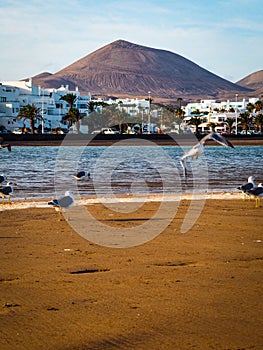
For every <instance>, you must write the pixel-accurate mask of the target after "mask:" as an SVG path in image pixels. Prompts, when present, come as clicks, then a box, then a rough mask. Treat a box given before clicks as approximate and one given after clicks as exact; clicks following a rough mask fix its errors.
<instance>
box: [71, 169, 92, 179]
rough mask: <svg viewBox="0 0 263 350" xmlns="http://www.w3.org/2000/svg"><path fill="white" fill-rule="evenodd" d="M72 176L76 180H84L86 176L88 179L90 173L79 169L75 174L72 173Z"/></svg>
mask: <svg viewBox="0 0 263 350" xmlns="http://www.w3.org/2000/svg"><path fill="white" fill-rule="evenodd" d="M73 177H74V178H75V179H76V180H78V181H81V180H85V179H86V178H88V179H90V173H89V172H87V171H79V172H78V173H77V174H76V175H73Z"/></svg>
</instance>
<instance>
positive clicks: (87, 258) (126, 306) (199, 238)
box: [0, 196, 263, 350]
mask: <svg viewBox="0 0 263 350" xmlns="http://www.w3.org/2000/svg"><path fill="white" fill-rule="evenodd" d="M171 204H173V202H171ZM189 204H190V201H189V200H185V199H183V200H181V201H180V202H179V206H178V210H177V212H176V215H175V217H174V218H173V220H172V222H171V223H170V224H169V225H168V226H167V227H166V228H165V229H164V230H163V232H161V233H160V234H159V235H158V236H157V237H156V238H154V239H152V240H151V241H148V242H147V243H145V244H142V245H139V246H136V247H131V248H123V249H116V248H108V247H104V246H100V245H97V244H95V243H93V242H92V241H89V240H87V239H85V238H83V237H82V236H80V235H79V234H78V233H77V232H75V231H74V230H73V229H72V227H71V226H70V225H69V224H68V223H67V221H65V220H64V219H63V220H62V221H58V216H57V213H56V212H55V211H54V209H53V208H48V207H31V208H27V209H13V210H5V209H4V208H2V209H3V210H2V211H1V212H0V217H1V233H0V239H1V251H0V256H1V258H0V261H1V270H0V324H1V326H0V334H1V337H0V348H1V350H7V349H8V350H9V349H10V350H11V349H12V350H16V349H17V350H23V349H25V350H31V349H34V350H36V349H37V350H39V349H43V350H44V349H45V350H47V349H52V350H53V349H54V350H55V349H56V350H60V349H61V350H62V349H63V350H69V349H70V350H73V349H85V350H91V349H92V350H98V349H101V350H104V349H108V350H111V349H136V350H142V349H143V350H145V349H151V350H153V349H154V350H155V349H173V350H174V349H180V350H184V349H185V350H188V349H202V350H203V349H217V350H219V349H231V350H236V349H254V350H256V349H257V350H260V349H262V348H263V334H262V321H263V316H262V315H263V307H262V296H263V292H262V291H263V289H262V272H263V266H262V260H263V253H262V245H263V233H262V224H263V218H262V210H263V206H262V207H260V208H255V202H254V201H248V200H243V199H242V198H241V196H240V198H236V197H233V198H231V199H218V198H213V199H207V200H206V202H205V206H204V208H203V210H202V213H201V215H200V216H199V218H198V220H197V221H196V222H195V224H194V225H193V227H192V228H191V229H190V230H189V231H188V232H186V233H184V234H183V233H181V231H180V228H181V225H182V222H183V220H184V217H185V215H186V212H187V210H188V208H189ZM174 205H178V203H177V204H176V203H174ZM159 206H160V202H158V201H149V202H147V203H145V204H144V205H143V206H142V207H141V208H139V209H138V210H137V211H135V212H134V213H129V214H127V213H118V212H114V211H112V210H110V209H108V208H106V207H105V206H103V205H102V204H99V203H93V204H91V203H90V204H89V205H87V210H88V211H89V212H90V213H91V214H92V215H93V217H94V218H96V220H97V221H100V222H103V224H104V225H109V226H111V227H112V228H114V227H116V228H122V229H123V230H125V229H127V228H129V227H134V225H137V226H138V231H139V232H140V225H141V224H142V223H143V222H145V221H146V220H147V219H148V218H150V217H151V216H152V215H153V214H154V213H155V212H156V211H158V208H159ZM6 207H7V205H6ZM14 208H15V206H14Z"/></svg>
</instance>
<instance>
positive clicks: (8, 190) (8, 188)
mask: <svg viewBox="0 0 263 350" xmlns="http://www.w3.org/2000/svg"><path fill="white" fill-rule="evenodd" d="M0 192H1V193H3V195H5V196H9V195H10V194H11V193H12V192H13V191H12V187H11V186H6V187H3V188H1V189H0Z"/></svg>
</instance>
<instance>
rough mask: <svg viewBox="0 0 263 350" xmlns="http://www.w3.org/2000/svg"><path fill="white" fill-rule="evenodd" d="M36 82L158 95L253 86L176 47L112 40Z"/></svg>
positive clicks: (215, 94)
mask: <svg viewBox="0 0 263 350" xmlns="http://www.w3.org/2000/svg"><path fill="white" fill-rule="evenodd" d="M32 79H33V83H34V84H35V85H41V86H42V87H53V88H59V87H60V86H61V85H69V88H70V89H71V90H74V89H75V87H76V86H78V88H79V91H80V92H81V93H83V94H87V93H88V92H90V93H91V94H92V95H93V96H109V95H110V96H116V97H127V96H130V97H145V96H148V91H151V94H152V96H153V97H154V100H157V99H168V100H169V99H173V100H174V99H176V98H178V97H182V98H183V99H188V100H189V99H198V98H213V99H216V98H219V97H220V96H224V95H231V96H235V94H236V93H238V94H239V95H240V96H241V95H242V94H249V93H251V92H253V89H251V88H249V87H246V86H242V85H238V84H235V83H232V82H230V81H228V80H226V79H223V78H221V77H219V76H217V75H216V74H214V73H211V72H209V71H208V70H206V69H204V68H202V67H200V66H199V65H197V64H196V63H194V62H192V61H190V60H188V59H186V58H184V57H183V56H180V55H178V54H176V53H173V52H170V51H167V50H163V49H155V48H151V47H147V46H142V45H138V44H134V43H131V42H128V41H125V40H121V39H119V40H116V41H114V42H112V43H110V44H107V45H105V46H103V47H101V48H99V49H97V50H95V51H93V52H92V53H90V54H88V55H86V56H84V57H83V58H80V59H79V60H77V61H75V62H73V63H72V64H70V65H69V66H67V67H65V68H63V69H61V70H59V71H58V72H56V73H54V74H50V73H48V72H44V73H40V74H38V75H36V76H35V77H33V78H32Z"/></svg>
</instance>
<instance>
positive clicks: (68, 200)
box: [48, 191, 74, 221]
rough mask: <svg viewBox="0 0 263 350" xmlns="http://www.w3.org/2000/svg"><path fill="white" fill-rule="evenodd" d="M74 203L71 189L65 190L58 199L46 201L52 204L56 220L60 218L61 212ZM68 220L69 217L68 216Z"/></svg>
mask: <svg viewBox="0 0 263 350" xmlns="http://www.w3.org/2000/svg"><path fill="white" fill-rule="evenodd" d="M73 204H74V195H73V193H72V192H71V191H66V192H65V196H64V197H61V198H59V199H53V200H52V201H50V202H48V205H52V206H53V207H54V208H55V210H56V211H57V212H58V220H59V221H60V220H61V212H62V211H66V210H69V209H70V208H71V207H72V206H73ZM68 220H69V217H68Z"/></svg>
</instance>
